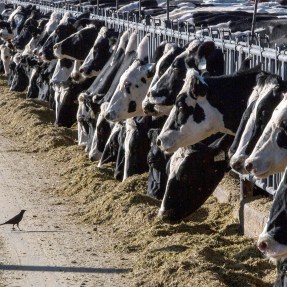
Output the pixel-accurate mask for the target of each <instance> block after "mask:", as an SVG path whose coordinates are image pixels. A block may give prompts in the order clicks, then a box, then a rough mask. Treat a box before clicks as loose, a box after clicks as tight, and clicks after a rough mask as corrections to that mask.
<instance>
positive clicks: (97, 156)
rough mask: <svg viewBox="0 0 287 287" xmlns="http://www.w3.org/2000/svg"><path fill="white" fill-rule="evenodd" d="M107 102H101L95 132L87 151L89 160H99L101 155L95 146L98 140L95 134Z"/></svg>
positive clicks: (103, 115)
mask: <svg viewBox="0 0 287 287" xmlns="http://www.w3.org/2000/svg"><path fill="white" fill-rule="evenodd" d="M108 104H109V103H108V102H104V103H102V104H101V111H100V113H99V115H98V118H97V123H96V129H95V133H94V136H93V139H92V143H91V147H90V151H89V159H90V160H92V159H93V160H99V159H100V158H101V156H102V152H100V151H99V150H98V146H97V142H98V135H97V130H98V128H99V124H100V123H101V122H102V121H103V119H104V118H105V114H106V109H107V107H108Z"/></svg>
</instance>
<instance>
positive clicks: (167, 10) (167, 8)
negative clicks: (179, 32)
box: [166, 0, 169, 22]
mask: <svg viewBox="0 0 287 287" xmlns="http://www.w3.org/2000/svg"><path fill="white" fill-rule="evenodd" d="M166 21H167V22H168V21H169V0H166Z"/></svg>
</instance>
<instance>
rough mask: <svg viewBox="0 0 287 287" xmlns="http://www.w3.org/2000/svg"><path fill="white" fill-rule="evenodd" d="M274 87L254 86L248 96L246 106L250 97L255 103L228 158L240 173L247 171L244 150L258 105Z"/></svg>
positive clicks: (270, 85)
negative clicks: (233, 150)
mask: <svg viewBox="0 0 287 287" xmlns="http://www.w3.org/2000/svg"><path fill="white" fill-rule="evenodd" d="M275 87H276V84H269V85H261V86H256V87H255V88H254V89H253V92H252V94H251V95H250V97H249V100H248V106H249V104H250V103H251V101H250V98H251V99H252V102H253V101H256V103H255V106H254V108H253V110H252V112H251V114H250V116H249V119H248V121H247V122H246V125H245V128H244V131H243V133H242V135H241V138H240V142H239V144H238V147H237V149H236V152H235V153H234V155H233V156H232V157H231V159H230V165H231V167H232V166H234V165H235V164H236V165H237V168H239V169H240V172H241V173H245V174H246V173H248V172H247V170H245V168H244V163H245V160H246V158H247V157H248V156H247V155H246V153H245V152H246V148H247V146H248V143H249V141H250V138H251V136H252V134H253V130H254V125H255V121H256V115H257V109H258V106H259V105H260V103H261V101H262V100H264V98H265V97H266V96H267V95H268V94H269V93H270V91H272V90H273V89H274V88H275ZM239 163H240V165H241V168H240V167H239Z"/></svg>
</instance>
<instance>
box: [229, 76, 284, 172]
mask: <svg viewBox="0 0 287 287" xmlns="http://www.w3.org/2000/svg"><path fill="white" fill-rule="evenodd" d="M283 89H286V88H285V85H284V84H283V82H282V79H281V78H280V77H279V76H276V75H268V74H265V73H262V74H261V76H260V78H259V79H258V80H257V85H256V87H255V88H254V92H256V93H258V98H257V99H256V102H255V103H254V107H253V109H252V111H251V112H250V113H249V116H248V118H247V121H246V123H245V128H244V131H243V132H242V133H241V135H240V142H239V144H238V147H237V149H236V152H235V154H234V155H233V156H232V158H231V160H230V165H231V167H232V168H233V169H235V170H237V171H238V172H240V173H248V172H247V171H246V170H245V167H244V164H245V160H246V159H247V158H248V156H249V155H250V154H251V152H252V150H253V148H254V146H255V144H256V143H257V141H258V139H259V137H260V136H261V134H262V132H263V130H264V128H265V126H266V125H267V123H268V122H269V120H270V118H271V116H272V112H273V110H274V108H275V107H276V106H277V105H278V104H279V102H280V101H281V100H282V97H283V94H282V91H283ZM252 96H253V95H251V96H250V97H252ZM248 110H249V109H248ZM243 118H244V117H243ZM236 136H237V134H236Z"/></svg>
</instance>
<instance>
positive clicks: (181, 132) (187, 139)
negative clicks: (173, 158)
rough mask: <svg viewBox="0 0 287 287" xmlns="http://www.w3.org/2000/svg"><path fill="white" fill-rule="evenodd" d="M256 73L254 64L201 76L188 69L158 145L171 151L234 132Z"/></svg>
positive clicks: (254, 82)
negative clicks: (223, 73) (238, 70)
mask: <svg viewBox="0 0 287 287" xmlns="http://www.w3.org/2000/svg"><path fill="white" fill-rule="evenodd" d="M259 72H260V71H258V67H256V68H255V69H252V70H249V71H245V72H242V73H238V74H234V75H229V76H219V77H202V76H200V75H199V72H198V71H196V70H194V69H189V70H188V72H187V75H186V79H185V83H184V86H183V88H182V90H181V92H180V93H179V95H178V97H177V99H176V103H175V105H174V107H173V109H172V111H171V113H170V115H169V117H168V119H167V121H166V123H165V125H164V127H163V129H162V131H161V133H160V135H159V137H158V142H157V143H158V145H159V146H160V148H161V149H163V150H164V151H166V152H174V151H175V150H177V149H178V148H179V147H185V146H188V145H193V144H195V143H198V142H200V141H202V140H203V139H205V138H207V137H209V136H210V135H212V134H215V133H218V132H222V133H227V134H232V135H234V134H235V133H236V130H237V128H238V126H239V123H240V120H241V116H242V114H243V113H244V110H245V109H246V106H247V102H248V98H249V96H250V94H251V92H252V89H253V87H254V86H255V85H256V77H257V75H258V73H259Z"/></svg>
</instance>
